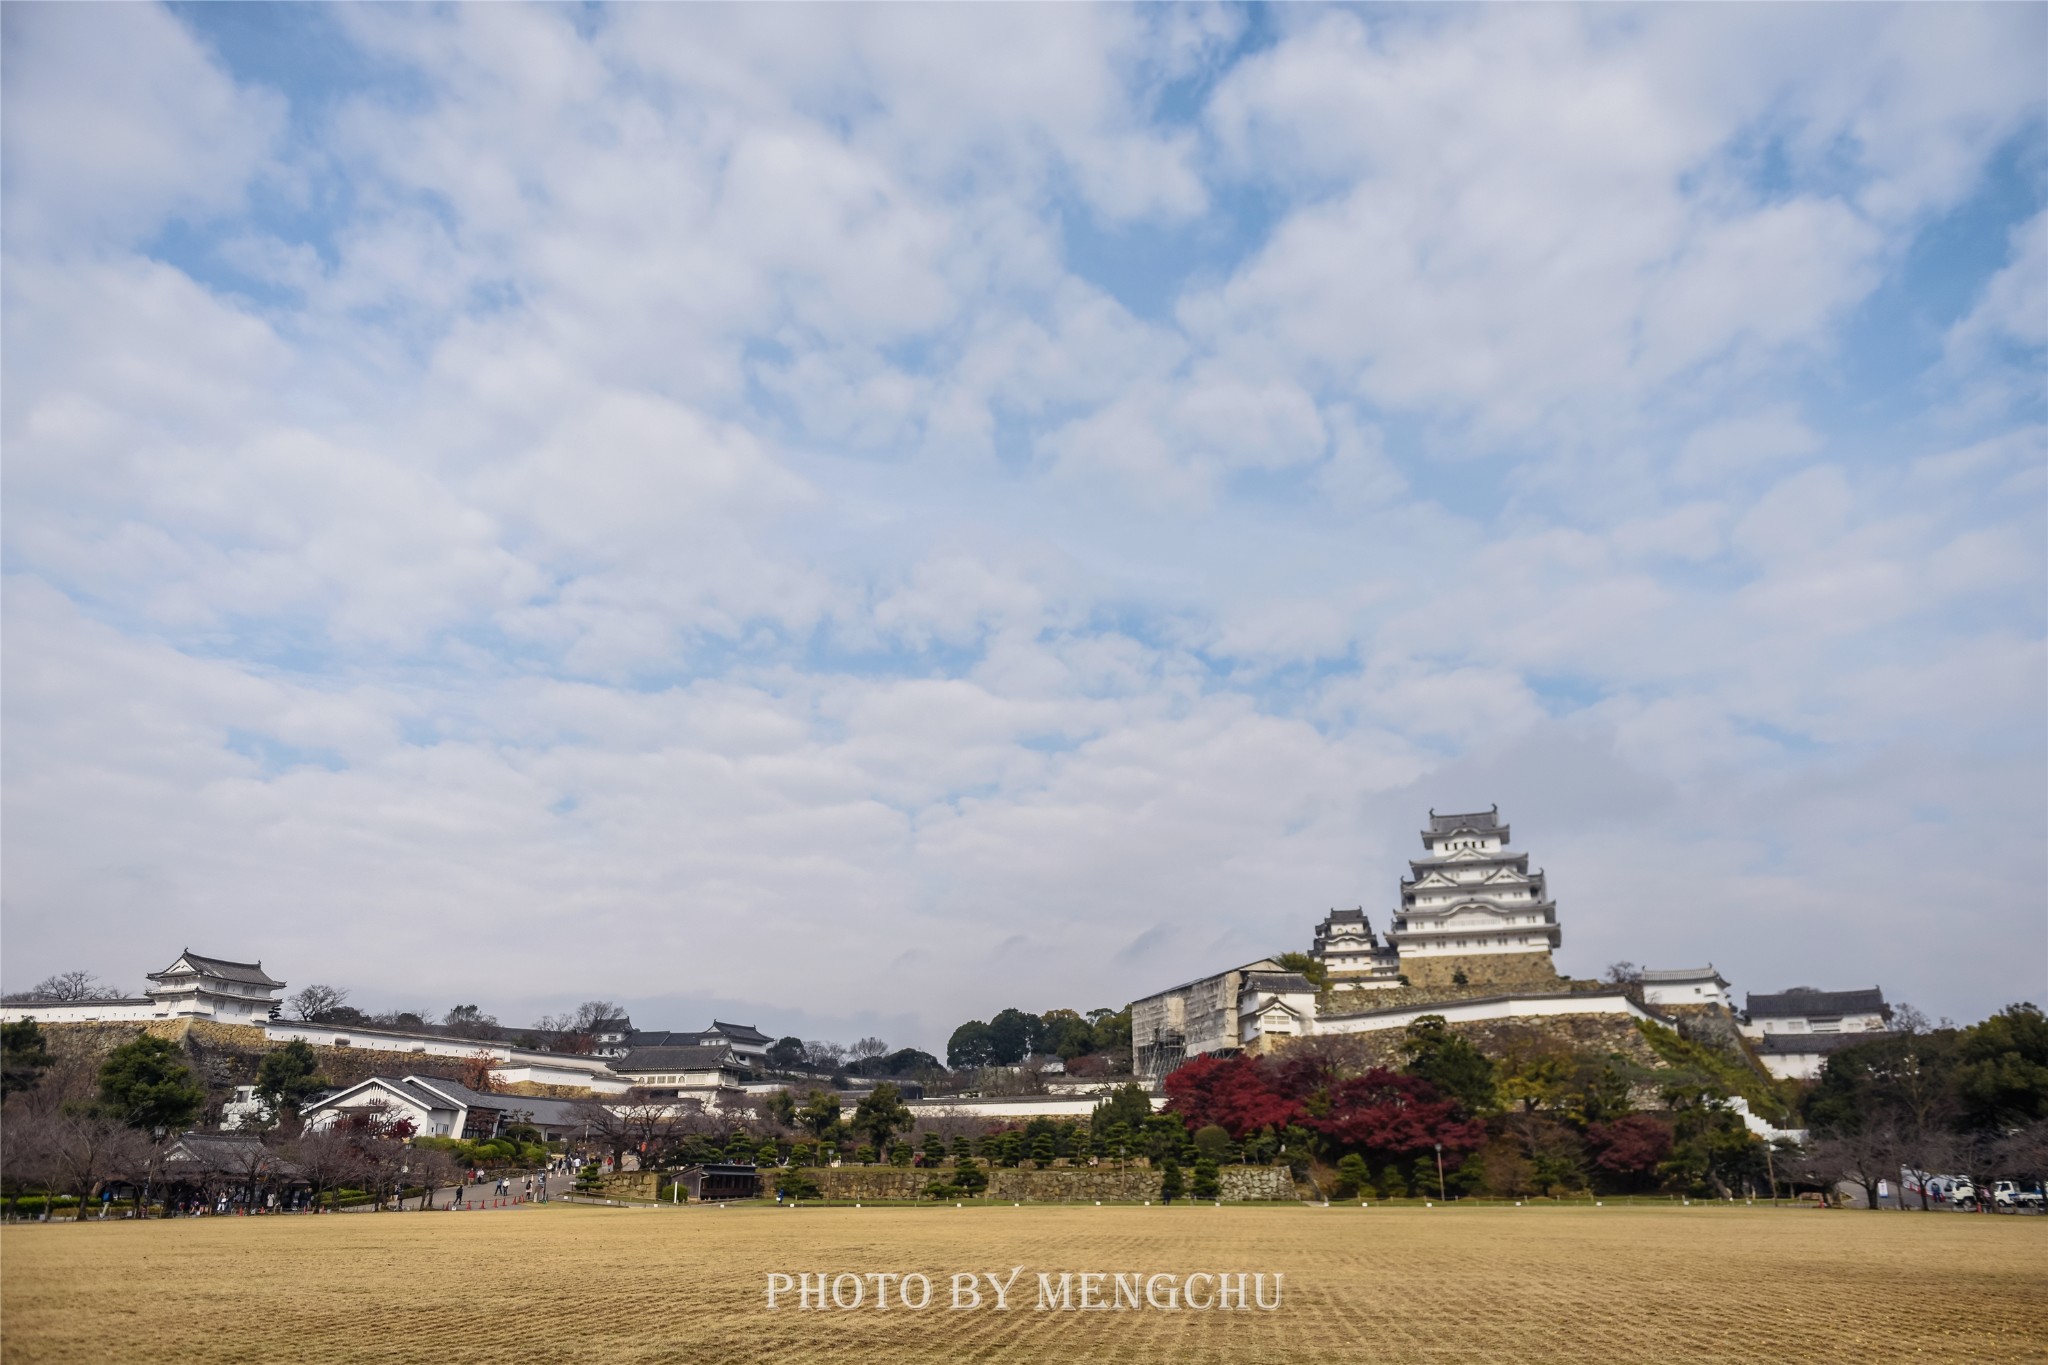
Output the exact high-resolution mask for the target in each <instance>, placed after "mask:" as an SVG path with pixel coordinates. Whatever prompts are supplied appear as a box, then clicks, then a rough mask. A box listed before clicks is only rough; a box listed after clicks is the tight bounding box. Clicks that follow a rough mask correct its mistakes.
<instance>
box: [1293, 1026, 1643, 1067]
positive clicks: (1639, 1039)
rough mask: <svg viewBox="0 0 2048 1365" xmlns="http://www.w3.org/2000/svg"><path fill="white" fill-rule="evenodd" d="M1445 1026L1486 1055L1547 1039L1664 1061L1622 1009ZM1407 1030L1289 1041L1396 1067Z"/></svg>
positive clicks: (1357, 1063) (1347, 1059)
mask: <svg viewBox="0 0 2048 1365" xmlns="http://www.w3.org/2000/svg"><path fill="white" fill-rule="evenodd" d="M1448 1027H1449V1028H1450V1031H1451V1032H1452V1033H1455V1034H1457V1035H1458V1036H1459V1037H1461V1038H1464V1039H1466V1040H1467V1041H1468V1042H1470V1043H1471V1044H1472V1045H1473V1046H1474V1047H1476V1048H1478V1049H1479V1050H1480V1051H1481V1052H1484V1053H1486V1054H1487V1055H1488V1056H1489V1057H1498V1056H1501V1055H1503V1054H1505V1053H1507V1052H1510V1051H1516V1050H1526V1049H1528V1048H1530V1047H1532V1046H1537V1045H1542V1044H1551V1045H1562V1046H1565V1047H1568V1048H1570V1049H1571V1050H1573V1051H1574V1052H1586V1053H1591V1054H1593V1055H1594V1056H1606V1055H1609V1054H1613V1053H1619V1054H1620V1055H1621V1056H1622V1057H1624V1058H1625V1059H1627V1060H1628V1061H1629V1062H1631V1063H1633V1064H1635V1065H1637V1066H1643V1067H1658V1068H1661V1067H1662V1066H1663V1065H1664V1062H1663V1060H1662V1059H1661V1058H1659V1057H1658V1056H1657V1054H1656V1052H1655V1051H1654V1050H1653V1049H1652V1048H1651V1047H1650V1045H1649V1044H1648V1043H1647V1042H1645V1041H1643V1035H1642V1032H1641V1031H1640V1030H1639V1029H1637V1028H1636V1025H1635V1020H1634V1019H1632V1018H1630V1017H1629V1016H1627V1015H1622V1014H1548V1015H1532V1016H1528V1017H1526V1018H1520V1019H1486V1020H1478V1021H1474V1022H1470V1023H1453V1024H1450V1025H1448ZM1407 1036H1408V1034H1407V1030H1405V1029H1378V1030H1375V1031H1374V1032H1371V1033H1343V1034H1325V1035H1321V1036H1317V1037H1313V1038H1308V1039H1297V1040H1295V1041H1294V1042H1293V1043H1292V1044H1291V1046H1294V1047H1301V1046H1304V1045H1306V1046H1310V1047H1314V1048H1315V1049H1316V1050H1317V1051H1319V1052H1326V1053H1328V1054H1329V1055H1331V1056H1332V1057H1334V1058H1335V1059H1336V1060H1337V1061H1339V1062H1340V1063H1341V1064H1342V1065H1344V1066H1346V1067H1350V1068H1356V1069H1358V1070H1366V1069H1369V1068H1371V1067H1375V1066H1384V1067H1387V1068H1389V1069H1392V1070H1399V1069H1400V1068H1401V1067H1402V1066H1403V1065H1405V1064H1406V1063H1407V1060H1408V1058H1407V1056H1406V1055H1405V1054H1404V1053H1403V1052H1402V1051H1401V1044H1402V1043H1403V1042H1404V1041H1405V1040H1406V1039H1407ZM1276 1050H1277V1051H1284V1050H1285V1049H1284V1048H1281V1049H1276Z"/></svg>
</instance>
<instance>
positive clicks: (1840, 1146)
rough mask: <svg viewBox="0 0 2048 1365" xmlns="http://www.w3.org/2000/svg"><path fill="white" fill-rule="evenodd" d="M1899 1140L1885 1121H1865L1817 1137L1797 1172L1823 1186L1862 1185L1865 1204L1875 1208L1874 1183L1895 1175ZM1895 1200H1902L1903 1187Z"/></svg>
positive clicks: (1897, 1169) (1899, 1152)
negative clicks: (1852, 1130) (1858, 1129)
mask: <svg viewBox="0 0 2048 1365" xmlns="http://www.w3.org/2000/svg"><path fill="white" fill-rule="evenodd" d="M1901 1149H1902V1143H1901V1140H1900V1136H1899V1132H1898V1129H1897V1128H1896V1127H1895V1126H1893V1125H1892V1124H1891V1123H1889V1122H1884V1123H1877V1122H1873V1123H1868V1124H1865V1125H1864V1127H1863V1130H1862V1131H1861V1132H1858V1133H1845V1134H1843V1135H1841V1136H1839V1137H1828V1138H1820V1139H1818V1140H1816V1141H1815V1142H1814V1143H1813V1144H1812V1145H1811V1146H1809V1147H1808V1148H1807V1150H1806V1155H1805V1156H1804V1157H1802V1158H1801V1159H1800V1160H1799V1162H1798V1163H1797V1167H1796V1169H1797V1171H1798V1173H1799V1175H1800V1176H1801V1177H1802V1178H1804V1179H1806V1180H1810V1181H1814V1182H1817V1183H1818V1184H1820V1186H1821V1187H1822V1188H1823V1189H1824V1190H1832V1189H1833V1188H1834V1187H1835V1186H1836V1185H1841V1184H1849V1185H1855V1186H1858V1187H1859V1188H1861V1189H1862V1191H1863V1195H1864V1200H1865V1207H1866V1208H1870V1209H1876V1208H1878V1207H1880V1205H1879V1204H1878V1202H1877V1186H1878V1182H1880V1181H1894V1182H1896V1181H1897V1180H1898V1179H1899V1172H1900V1167H1901V1166H1902V1165H1903V1164H1904V1163H1903V1162H1902V1161H1901V1160H1900V1158H1901V1156H1902V1155H1903V1152H1902V1150H1901ZM1899 1202H1900V1203H1901V1204H1902V1205H1903V1204H1904V1203H1905V1198H1904V1191H1903V1190H1902V1191H1901V1192H1900V1200H1899Z"/></svg>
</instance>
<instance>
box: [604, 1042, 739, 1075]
mask: <svg viewBox="0 0 2048 1365" xmlns="http://www.w3.org/2000/svg"><path fill="white" fill-rule="evenodd" d="M733 1065H734V1062H733V1056H732V1050H731V1049H730V1048H722V1047H636V1048H634V1049H633V1050H632V1051H631V1052H628V1053H627V1054H626V1055H625V1056H623V1057H614V1058H612V1063H611V1066H612V1070H614V1071H617V1072H621V1073H625V1072H632V1073H634V1074H639V1073H641V1072H646V1071H713V1070H716V1069H718V1068H720V1067H731V1066H733Z"/></svg>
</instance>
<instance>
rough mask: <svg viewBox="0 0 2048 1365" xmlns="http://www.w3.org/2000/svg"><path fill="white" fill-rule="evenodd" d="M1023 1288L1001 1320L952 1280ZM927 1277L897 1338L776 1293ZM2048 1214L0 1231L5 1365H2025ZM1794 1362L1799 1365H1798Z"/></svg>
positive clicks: (766, 1216) (886, 1323) (928, 1216)
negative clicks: (1043, 1301) (1151, 1305)
mask: <svg viewBox="0 0 2048 1365" xmlns="http://www.w3.org/2000/svg"><path fill="white" fill-rule="evenodd" d="M1018 1265H1021V1266H1023V1267H1024V1273H1023V1274H1022V1275H1020V1276H1019V1277H1018V1279H1017V1281H1016V1284H1015V1286H1014V1287H1013V1288H1012V1289H1011V1291H1010V1311H1009V1312H1007V1313H1001V1312H996V1311H995V1310H994V1306H993V1304H994V1296H993V1294H992V1293H991V1292H990V1291H989V1289H988V1287H987V1285H986V1283H985V1282H983V1283H982V1286H981V1288H982V1295H983V1303H984V1306H983V1307H982V1308H981V1309H980V1310H978V1311H969V1312H954V1311H952V1310H950V1309H949V1308H948V1307H947V1303H948V1285H947V1281H946V1278H945V1277H946V1276H947V1275H949V1274H950V1273H952V1272H954V1271H973V1272H976V1273H980V1272H994V1273H996V1274H997V1275H999V1276H1006V1275H1007V1274H1008V1273H1009V1271H1010V1269H1011V1268H1012V1267H1014V1266H1018ZM1092 1270H1100V1271H1110V1272H1115V1271H1125V1272H1131V1271H1141V1272H1146V1273H1154V1272H1165V1273H1171V1274H1176V1275H1185V1274H1188V1273H1190V1272H1194V1271H1209V1272H1221V1271H1244V1272H1263V1273H1265V1274H1267V1275H1272V1274H1275V1273H1278V1274H1283V1275H1285V1276H1286V1288H1285V1296H1284V1300H1283V1306H1282V1308H1281V1309H1280V1311H1278V1312H1260V1311H1257V1310H1253V1311H1250V1312H1216V1311H1211V1312H1206V1313H1203V1312H1190V1311H1186V1310H1183V1311H1180V1312H1172V1313H1168V1312H1160V1311H1154V1310H1145V1311H1140V1312H1135V1313H1133V1312H1104V1313H1094V1312H1089V1313H1083V1312H1042V1311H1037V1310H1036V1308H1035V1305H1036V1302H1037V1298H1038V1295H1037V1281H1036V1274H1037V1272H1039V1271H1046V1272H1049V1273H1053V1274H1057V1273H1058V1272H1061V1271H1072V1272H1080V1271H1092ZM776 1271H779V1272H783V1273H786V1274H791V1275H795V1274H798V1273H801V1272H805V1271H809V1272H812V1273H817V1272H820V1271H823V1272H831V1273H838V1272H853V1273H864V1272H869V1271H922V1272H923V1273H925V1274H927V1275H930V1276H931V1277H932V1279H933V1306H932V1307H931V1308H929V1309H927V1310H924V1311H923V1312H914V1311H910V1310H907V1309H904V1308H902V1307H900V1306H892V1307H891V1308H890V1309H889V1310H888V1311H886V1312H877V1311H874V1310H873V1309H871V1308H862V1309H858V1310H854V1311H850V1312H843V1311H834V1310H827V1311H824V1312H815V1311H813V1312H806V1311H802V1310H799V1309H798V1308H796V1307H795V1306H794V1303H795V1300H794V1296H793V1295H792V1296H791V1297H790V1298H789V1299H788V1300H786V1302H788V1303H789V1304H790V1305H791V1306H789V1307H786V1308H784V1309H782V1310H781V1311H776V1312H770V1311H768V1309H767V1308H766V1306H765V1300H764V1290H765V1287H766V1283H767V1276H768V1275H769V1273H770V1272H776ZM2044 1323H2048V1218H2017V1217H2004V1218H1997V1217H1981V1216H1980V1217H1970V1216H1959V1215H1919V1214H1897V1213H1877V1214H1869V1213H1860V1212H1839V1211H1837V1212H1827V1213H1820V1212H1815V1211H1813V1210H1810V1209H1799V1210H1795V1209H1789V1208H1787V1209H1770V1208H1763V1207H1759V1208H1746V1207H1738V1208H1729V1207H1723V1206H1696V1207H1693V1208H1690V1209H1683V1208H1677V1209H1674V1208H1607V1209H1597V1210H1596V1209H1586V1208H1547V1207H1531V1208H1526V1209H1514V1208H1500V1207H1462V1208H1461V1207H1450V1208H1436V1209H1422V1208H1415V1207H1405V1206H1404V1207H1383V1208H1373V1209H1359V1208H1357V1207H1355V1206H1352V1207H1345V1206H1338V1207H1334V1208H1329V1209H1318V1208H1307V1207H1299V1206H1284V1207H1272V1208H1255V1207H1242V1208H1240V1207H1226V1208H1221V1209H1218V1208H1213V1207H1207V1206H1198V1207H1177V1208H1149V1209H1148V1208H1129V1207H1110V1208H1093V1207H1058V1206H1034V1207H1026V1208H1021V1209H1020V1208H1007V1207H993V1208H990V1207H979V1208H968V1209H952V1208H922V1209H921V1208H881V1209H845V1208H834V1209H800V1210H797V1211H794V1212H792V1211H789V1210H784V1209H776V1208H770V1207H736V1208H732V1209H726V1210H716V1209H706V1208H685V1209H681V1210H674V1209H663V1210H615V1209H594V1208H579V1207H572V1206H567V1205H556V1206H552V1207H546V1208H531V1209H523V1210H516V1211H507V1212H501V1213H478V1214H457V1215H449V1214H432V1215H419V1214H381V1215H378V1214H348V1215H339V1216H334V1217H326V1218H252V1219H243V1218H220V1219H191V1220H177V1221H172V1222H152V1223H146V1224H133V1223H118V1222H116V1223H108V1224H104V1225H100V1224H88V1225H86V1226H84V1227H74V1226H71V1225H66V1224H58V1225H51V1226H14V1227H8V1228H5V1229H4V1230H0V1359H4V1360H5V1361H6V1362H10V1363H11V1362H16V1361H21V1362H28V1361H54V1362H68V1361H80V1362H102V1361H109V1360H128V1359H150V1360H156V1361H220V1362H243V1361H247V1362H272V1361H280V1360H319V1361H323V1362H341V1363H343V1365H347V1363H348V1362H358V1361H363V1362H368V1361H378V1362H385V1361H389V1362H412V1361H419V1362H434V1365H448V1363H449V1362H466V1361H490V1362H503V1361H507V1360H545V1361H572V1362H580V1361H590V1362H604V1365H621V1363H622V1362H639V1361H692V1362H707V1361H764V1362H799V1361H810V1360H819V1359H824V1358H827V1357H830V1358H834V1359H840V1360H890V1361H909V1362H922V1361H934V1362H936V1361H953V1360H986V1361H1039V1360H1052V1361H1057V1362H1060V1363H1061V1365H1073V1363H1075V1362H1094V1361H1131V1362H1138V1361H1153V1360H1162V1359H1170V1360H1172V1361H1174V1362H1176V1365H1201V1363H1203V1362H1212V1361H1213V1362H1219V1365H1220V1363H1221V1362H1226V1361H1227V1362H1230V1363H1231V1365H1243V1363H1245V1362H1259V1361H1313V1362H1317V1365H1328V1362H1331V1361H1336V1360H1347V1361H1348V1360H1372V1361H1386V1362H1408V1361H1416V1362H1422V1361H1446V1360H1514V1361H1517V1362H1547V1361H1584V1360H1629V1361H1635V1360H1642V1361H1648V1360H1655V1361H1674V1362H1689V1361H1701V1362H1705V1361H1715V1362H1719V1361H1728V1362H1735V1361H1742V1362H1750V1361H1754V1360H1756V1359H1760V1358H1772V1359H1786V1358H1793V1357H1796V1358H1798V1359H1800V1360H1802V1361H1815V1362H1832V1361H1843V1362H1850V1361H1856V1362H1861V1361H1893V1360H1902V1359H1915V1358H1920V1359H1929V1360H1987V1361H1989V1360H2040V1359H2042V1358H2044V1355H2048V1328H2044V1325H2043V1324H2044ZM1788 1352H1790V1355H1789V1356H1788Z"/></svg>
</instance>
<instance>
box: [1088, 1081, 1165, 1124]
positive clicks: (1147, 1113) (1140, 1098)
mask: <svg viewBox="0 0 2048 1365" xmlns="http://www.w3.org/2000/svg"><path fill="white" fill-rule="evenodd" d="M1150 1117H1152V1096H1151V1094H1150V1092H1148V1091H1147V1090H1146V1089H1145V1087H1144V1086H1142V1085H1139V1084H1137V1083H1136V1082H1132V1083H1131V1084H1128V1085H1120V1086H1118V1087H1117V1088H1116V1089H1114V1090H1112V1091H1110V1092H1109V1094H1107V1095H1105V1096H1104V1097H1103V1098H1102V1099H1100V1100H1098V1101H1096V1104H1095V1109H1094V1111H1093V1112H1091V1113H1090V1114H1089V1115H1088V1123H1089V1125H1090V1126H1091V1127H1093V1128H1094V1129H1095V1131H1096V1132H1098V1133H1107V1132H1108V1131H1109V1130H1110V1129H1112V1128H1114V1127H1115V1126H1116V1125H1117V1124H1119V1123H1121V1124H1123V1125H1124V1127H1125V1129H1126V1130H1127V1131H1136V1130H1137V1128H1138V1127H1139V1125H1141V1124H1143V1123H1144V1122H1145V1120H1146V1119H1148V1118H1150Z"/></svg>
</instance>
